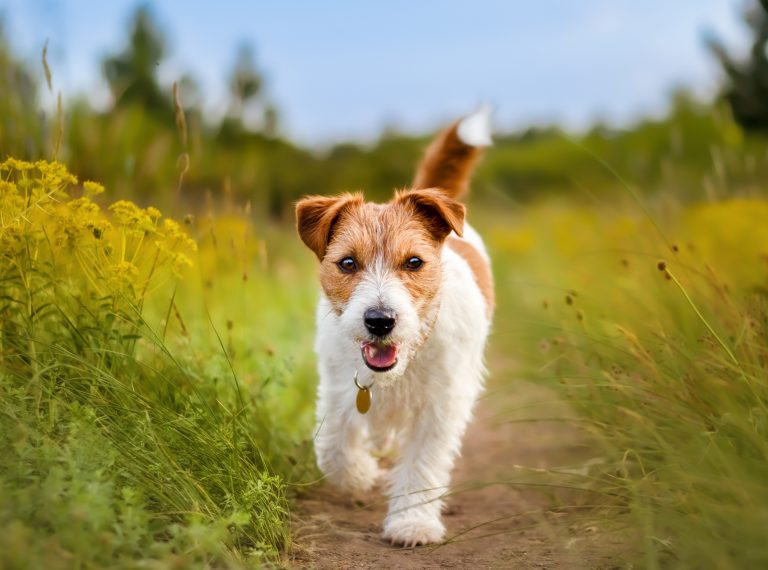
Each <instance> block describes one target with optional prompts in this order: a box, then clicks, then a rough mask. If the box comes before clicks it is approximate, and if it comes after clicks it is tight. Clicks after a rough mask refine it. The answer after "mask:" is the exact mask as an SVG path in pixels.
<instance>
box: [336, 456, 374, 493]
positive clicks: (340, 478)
mask: <svg viewBox="0 0 768 570" xmlns="http://www.w3.org/2000/svg"><path fill="white" fill-rule="evenodd" d="M384 475H385V471H384V470H383V469H381V468H380V467H379V464H378V461H377V460H376V459H374V458H373V457H371V456H370V455H368V454H365V455H362V454H361V455H359V456H356V457H355V458H354V459H350V460H348V461H347V463H346V464H345V465H343V466H341V467H339V468H337V469H336V470H334V471H330V470H329V472H328V478H329V480H330V481H331V483H333V484H334V485H336V486H337V487H338V488H339V489H342V490H344V491H350V492H353V493H367V492H368V491H370V490H371V489H373V487H374V486H376V485H377V484H378V483H379V482H380V481H381V480H382V479H383V477H384Z"/></svg>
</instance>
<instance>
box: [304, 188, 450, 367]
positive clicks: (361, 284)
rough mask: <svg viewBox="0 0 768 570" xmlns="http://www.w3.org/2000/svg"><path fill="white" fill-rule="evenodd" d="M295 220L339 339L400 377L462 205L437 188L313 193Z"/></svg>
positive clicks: (424, 322)
mask: <svg viewBox="0 0 768 570" xmlns="http://www.w3.org/2000/svg"><path fill="white" fill-rule="evenodd" d="M296 218H297V225H298V231H299V235H300V236H301V239H302V241H304V243H305V244H306V245H307V246H308V247H309V248H310V249H311V250H312V251H314V252H315V255H317V257H318V259H319V260H320V283H321V285H322V288H323V291H324V292H325V296H326V297H327V299H328V301H329V303H330V305H331V307H332V309H333V312H335V314H336V315H337V317H338V321H339V324H340V327H339V328H340V330H339V333H340V334H341V335H342V336H343V339H342V341H343V344H344V345H345V346H347V347H348V348H349V350H355V351H359V353H360V359H361V363H363V362H364V363H365V364H366V365H367V366H368V368H370V369H371V370H373V371H375V372H381V373H389V374H388V376H390V377H395V376H398V375H400V374H401V373H402V372H403V371H404V370H405V368H406V367H407V364H408V361H409V360H410V358H411V357H412V356H413V354H414V352H415V351H416V350H417V348H418V347H419V346H420V345H421V343H422V342H423V340H424V338H425V335H427V334H428V333H429V330H430V328H431V325H432V324H433V322H434V318H435V317H436V314H437V308H438V305H439V294H440V288H441V285H442V269H441V251H442V246H443V242H444V241H445V239H446V238H447V237H448V235H449V234H450V233H451V232H456V233H457V234H459V235H461V234H462V229H463V227H464V206H463V205H462V204H460V203H459V202H456V201H455V200H453V199H451V198H450V197H448V195H447V194H446V193H445V192H443V191H442V190H439V189H427V190H410V191H403V192H398V193H397V194H396V195H395V197H394V198H393V199H392V200H391V201H390V202H388V203H386V204H374V203H370V202H365V201H364V200H363V197H362V196H361V195H360V194H342V195H340V196H334V197H322V196H312V197H308V198H304V199H303V200H301V201H300V202H299V203H298V204H297V205H296Z"/></svg>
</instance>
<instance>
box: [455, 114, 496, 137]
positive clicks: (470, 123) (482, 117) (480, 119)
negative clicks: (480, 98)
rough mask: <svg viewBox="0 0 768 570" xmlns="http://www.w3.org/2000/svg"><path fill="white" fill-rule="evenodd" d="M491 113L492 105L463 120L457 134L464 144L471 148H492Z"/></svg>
mask: <svg viewBox="0 0 768 570" xmlns="http://www.w3.org/2000/svg"><path fill="white" fill-rule="evenodd" d="M491 112H492V109H491V107H490V105H481V106H480V108H479V109H478V110H477V111H475V112H474V113H472V114H471V115H468V116H467V117H465V118H463V119H462V120H461V122H460V123H459V126H458V128H457V129H456V134H457V135H458V136H459V138H460V139H461V141H462V142H463V143H464V144H467V145H469V146H478V147H483V146H491V145H492V144H493V140H492V139H491Z"/></svg>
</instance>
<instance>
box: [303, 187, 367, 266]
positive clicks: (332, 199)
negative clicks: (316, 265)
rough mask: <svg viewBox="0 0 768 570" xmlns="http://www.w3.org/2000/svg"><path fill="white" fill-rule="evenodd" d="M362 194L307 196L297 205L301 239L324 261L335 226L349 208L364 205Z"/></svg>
mask: <svg viewBox="0 0 768 570" xmlns="http://www.w3.org/2000/svg"><path fill="white" fill-rule="evenodd" d="M362 203H363V197H362V196H361V195H360V194H349V193H346V194H341V195H339V196H307V197H306V198H302V199H301V200H299V201H298V202H297V203H296V228H297V229H298V231H299V237H301V241H303V242H304V243H305V244H306V245H307V247H308V248H309V249H311V250H312V251H314V252H315V255H316V256H317V258H318V259H319V260H320V261H322V260H323V257H325V251H326V250H327V249H328V244H329V243H331V238H332V237H333V226H334V224H335V223H336V222H337V221H338V220H339V218H340V217H341V214H342V213H343V212H344V210H346V209H347V208H348V207H349V206H352V205H354V204H362Z"/></svg>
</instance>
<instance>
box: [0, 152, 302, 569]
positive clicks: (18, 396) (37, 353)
mask: <svg viewBox="0 0 768 570" xmlns="http://www.w3.org/2000/svg"><path fill="white" fill-rule="evenodd" d="M101 190H103V189H102V188H101V187H100V186H99V185H97V184H94V183H90V182H86V183H84V184H83V185H82V186H81V187H78V186H77V180H76V179H75V177H73V176H72V175H71V174H69V173H68V172H67V171H66V169H64V168H63V167H62V166H61V165H59V164H56V163H46V162H43V161H41V162H38V163H35V164H32V163H25V162H20V161H16V160H13V159H11V160H8V161H6V162H5V163H2V164H0V194H1V196H2V200H0V220H2V225H1V226H0V252H1V253H0V275H2V280H0V315H2V318H1V319H0V402H2V404H0V451H1V453H0V487H1V488H2V489H3V493H1V494H0V525H2V526H3V528H5V529H7V531H8V532H6V533H4V535H3V537H2V538H1V539H0V565H2V566H3V567H30V566H41V567H59V566H61V567H72V566H77V567H85V568H101V567H107V566H109V567H135V566H136V565H137V564H139V565H144V564H149V563H151V562H152V561H154V562H162V563H163V564H165V565H167V564H180V565H182V566H189V565H216V566H223V567H241V566H251V565H259V564H261V563H262V562H263V561H264V560H265V559H269V558H274V557H275V556H276V555H277V552H278V549H280V548H282V547H283V546H284V545H285V543H286V540H287V536H288V534H287V526H286V525H287V501H286V489H285V482H284V478H283V477H281V476H280V475H278V474H282V475H283V476H289V475H290V474H291V473H292V472H293V471H294V467H293V462H292V460H291V455H290V454H289V453H287V452H289V451H290V450H291V447H290V446H291V441H290V440H287V439H285V438H284V437H283V438H282V439H280V438H278V439H277V440H276V441H275V442H273V443H271V444H270V439H271V434H272V432H273V430H274V431H278V432H279V431H281V428H279V427H277V426H275V425H273V424H271V423H270V420H271V419H272V418H273V417H274V416H273V415H272V414H270V413H269V407H270V406H271V403H270V402H269V401H267V400H266V392H264V391H263V390H261V388H260V386H261V385H262V383H263V382H252V383H250V384H248V385H241V383H240V381H239V380H238V378H237V377H235V376H234V375H233V370H232V367H231V363H230V364H228V362H229V361H230V359H229V356H228V355H227V354H226V353H224V352H222V349H223V347H222V346H219V347H218V350H217V351H211V352H209V353H208V355H207V358H206V361H207V364H208V369H207V370H203V369H202V367H201V365H200V362H199V361H198V360H197V359H196V358H195V353H194V351H193V350H190V349H187V350H181V349H177V350H175V352H174V353H171V352H170V351H169V348H168V346H169V344H168V343H169V342H170V339H171V337H172V336H173V335H172V333H171V332H169V330H168V328H169V327H168V323H167V318H168V316H169V315H171V313H172V311H173V310H174V309H175V310H176V312H177V314H178V309H177V308H176V305H175V303H174V297H173V296H171V295H170V291H169V290H168V285H169V284H170V283H169V282H167V280H168V279H170V278H172V277H173V275H174V274H177V273H179V272H181V271H188V269H186V268H187V267H188V266H189V264H190V260H189V257H188V256H191V255H193V254H194V242H192V241H191V240H190V238H188V237H187V235H186V233H185V232H183V231H182V230H181V228H180V226H179V225H178V224H176V223H175V222H174V221H173V220H168V219H165V220H163V219H162V218H161V215H160V213H159V212H158V211H157V210H155V209H154V208H147V209H142V208H138V207H137V206H135V205H134V204H133V203H130V202H126V201H122V202H116V203H114V204H113V205H112V206H110V208H109V210H110V212H111V215H109V216H107V215H106V214H105V213H104V212H103V211H102V210H101V209H100V208H99V206H97V205H96V204H95V203H94V202H93V201H92V200H91V199H90V198H89V197H88V196H87V195H88V194H94V193H98V192H99V191H101ZM78 192H84V193H86V196H82V197H80V198H74V197H72V194H73V193H78ZM164 281H165V282H166V285H165V286H163V282H164ZM159 291H164V292H165V293H163V294H160V293H159ZM146 303H150V304H153V303H154V304H155V306H163V305H164V306H165V315H166V322H165V325H164V327H163V329H159V328H158V327H153V326H151V325H150V323H149V322H148V321H147V320H145V314H144V313H145V312H146V311H144V310H143V307H144V306H145V304H146ZM150 312H151V311H150ZM161 331H163V332H161ZM166 334H168V335H169V338H168V340H165V341H164V340H163V336H164V335H166ZM216 363H218V369H219V370H227V373H226V374H215V373H213V374H212V373H210V372H211V370H212V368H211V367H212V366H213V365H214V364H216ZM204 373H205V374H204ZM273 373H274V372H273ZM285 373H286V371H285V370H283V371H282V374H285ZM283 431H286V432H289V431H290V430H287V429H286V430H283ZM267 453H268V454H269V455H267Z"/></svg>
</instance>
